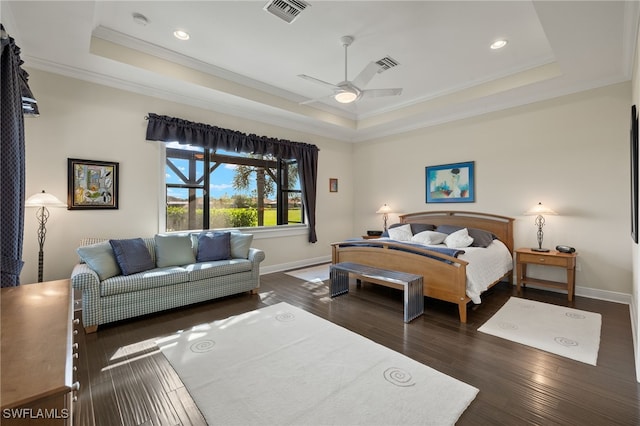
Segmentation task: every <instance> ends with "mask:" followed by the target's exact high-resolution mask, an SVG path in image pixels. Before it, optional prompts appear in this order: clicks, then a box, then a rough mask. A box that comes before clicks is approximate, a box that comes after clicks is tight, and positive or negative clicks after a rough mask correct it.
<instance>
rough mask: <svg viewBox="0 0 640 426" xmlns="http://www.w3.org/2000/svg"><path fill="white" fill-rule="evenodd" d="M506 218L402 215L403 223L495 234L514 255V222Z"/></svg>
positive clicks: (444, 212)
mask: <svg viewBox="0 0 640 426" xmlns="http://www.w3.org/2000/svg"><path fill="white" fill-rule="evenodd" d="M514 220H515V219H513V218H511V217H506V216H498V215H495V214H488V213H477V212H460V211H450V210H441V211H431V212H420V213H408V214H403V215H400V222H401V223H428V224H432V225H436V226H438V225H454V226H463V227H465V228H477V229H483V230H485V231H489V232H491V233H493V234H494V235H495V236H496V237H498V239H499V240H500V241H502V242H503V243H504V244H505V245H506V246H507V248H508V249H509V251H510V252H512V253H513V249H514V247H513V221H514Z"/></svg>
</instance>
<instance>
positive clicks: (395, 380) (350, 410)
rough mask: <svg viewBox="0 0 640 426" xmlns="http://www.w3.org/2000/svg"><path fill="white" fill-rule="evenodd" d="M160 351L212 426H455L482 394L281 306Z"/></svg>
mask: <svg viewBox="0 0 640 426" xmlns="http://www.w3.org/2000/svg"><path fill="white" fill-rule="evenodd" d="M157 344H158V346H159V347H160V349H161V350H162V353H163V354H164V355H165V356H166V357H167V359H168V360H169V362H170V363H171V365H172V366H173V368H174V369H175V370H176V372H177V373H178V375H179V376H180V378H181V379H182V381H183V383H184V384H185V386H186V387H187V389H188V391H189V393H190V394H191V396H192V397H193V399H194V400H195V402H196V404H197V406H198V408H199V409H200V411H201V412H202V414H203V415H204V417H205V419H206V420H207V422H208V423H209V424H211V425H214V424H216V425H217V424H223V425H292V424H296V425H414V424H421V425H453V424H455V422H456V421H457V420H458V418H459V417H460V415H461V414H462V413H463V412H464V410H465V409H466V408H467V407H468V406H469V404H470V403H471V402H472V401H473V400H474V398H475V397H476V395H477V393H478V389H476V388H474V387H472V386H470V385H468V384H466V383H464V382H461V381H459V380H457V379H454V378H452V377H449V376H447V375H445V374H443V373H440V372H438V371H436V370H434V369H432V368H430V367H427V366H426V365H424V364H421V363H419V362H417V361H415V360H412V359H411V358H408V357H406V356H404V355H402V354H400V353H398V352H394V351H392V350H391V349H389V348H387V347H385V346H382V345H379V344H377V343H375V342H373V341H371V340H368V339H366V338H364V337H362V336H360V335H359V334H356V333H353V332H351V331H349V330H346V329H344V328H342V327H340V326H337V325H335V324H333V323H331V322H329V321H327V320H324V319H322V318H319V317H317V316H315V315H313V314H310V313H308V312H306V311H304V310H301V309H298V308H296V307H294V306H291V305H289V304H287V303H278V304H277V305H273V306H269V307H266V308H262V309H258V310H255V311H251V312H247V313H245V314H241V315H237V316H233V317H230V318H227V319H225V320H220V321H215V322H213V323H210V324H205V325H202V326H198V327H195V328H194V329H192V330H189V331H184V332H181V333H177V334H175V335H172V336H169V337H167V338H164V339H162V340H160V341H158V342H157Z"/></svg>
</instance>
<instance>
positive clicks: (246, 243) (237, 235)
mask: <svg viewBox="0 0 640 426" xmlns="http://www.w3.org/2000/svg"><path fill="white" fill-rule="evenodd" d="M252 242H253V234H243V233H242V232H232V233H231V257H232V258H234V259H248V258H249V249H250V248H251V243H252Z"/></svg>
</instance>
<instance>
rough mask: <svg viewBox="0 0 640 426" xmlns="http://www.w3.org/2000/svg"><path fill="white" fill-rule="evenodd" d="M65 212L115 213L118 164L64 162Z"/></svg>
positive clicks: (105, 162) (92, 161)
mask: <svg viewBox="0 0 640 426" xmlns="http://www.w3.org/2000/svg"><path fill="white" fill-rule="evenodd" d="M67 184H68V191H67V208H68V209H69V210H91V209H117V208H118V184H119V177H118V163H114V162H107V161H94V160H80V159H77V158H68V159H67Z"/></svg>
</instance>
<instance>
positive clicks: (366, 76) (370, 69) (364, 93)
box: [298, 36, 402, 104]
mask: <svg viewBox="0 0 640 426" xmlns="http://www.w3.org/2000/svg"><path fill="white" fill-rule="evenodd" d="M353 40H354V38H353V37H352V36H343V37H341V38H340V43H341V44H342V46H343V47H344V81H341V82H340V83H338V84H331V83H328V82H326V81H323V80H319V79H317V78H314V77H310V76H308V75H305V74H299V75H298V77H301V78H304V79H305V80H309V81H311V82H314V83H318V84H321V85H323V86H325V87H328V88H330V89H332V90H333V94H332V95H329V97H333V98H334V99H335V100H336V101H338V102H340V103H342V104H348V103H351V102H355V101H357V100H358V99H362V98H376V97H381V96H398V95H400V94H401V93H402V89H363V88H364V87H365V86H366V85H367V84H368V83H369V82H370V81H371V79H372V78H373V77H374V76H375V75H376V74H379V73H381V72H383V71H386V70H388V69H389V68H393V67H395V66H397V65H399V64H398V62H396V61H395V60H394V59H392V58H390V57H388V56H387V57H384V58H382V59H380V60H378V61H374V62H370V63H369V65H367V66H366V67H365V68H364V69H363V70H362V71H361V72H360V74H358V75H357V76H356V78H354V79H353V80H352V81H349V80H347V48H348V47H349V46H350V45H351V43H353ZM324 98H325V97H322V98H318V99H310V100H307V101H304V102H300V104H308V103H311V102H315V101H318V100H320V99H324Z"/></svg>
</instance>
